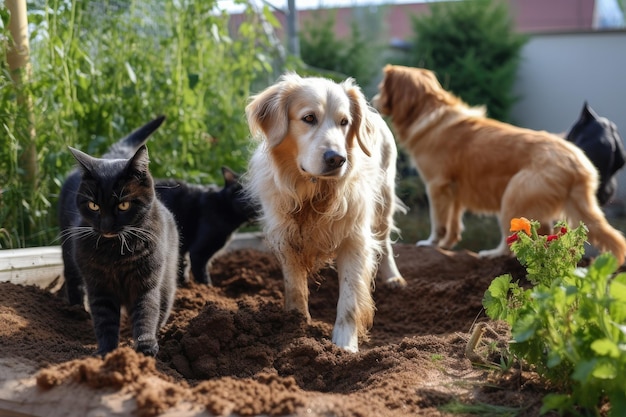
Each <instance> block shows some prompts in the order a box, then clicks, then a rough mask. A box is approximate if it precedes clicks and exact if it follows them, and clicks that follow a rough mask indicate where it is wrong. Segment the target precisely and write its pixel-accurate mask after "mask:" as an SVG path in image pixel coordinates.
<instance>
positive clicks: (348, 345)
mask: <svg viewBox="0 0 626 417" xmlns="http://www.w3.org/2000/svg"><path fill="white" fill-rule="evenodd" d="M333 343H334V344H335V345H337V346H338V347H340V348H342V349H343V350H347V351H348V352H352V353H356V352H358V351H359V338H358V334H357V330H356V327H355V326H349V325H347V324H345V323H344V324H341V323H335V327H334V328H333Z"/></svg>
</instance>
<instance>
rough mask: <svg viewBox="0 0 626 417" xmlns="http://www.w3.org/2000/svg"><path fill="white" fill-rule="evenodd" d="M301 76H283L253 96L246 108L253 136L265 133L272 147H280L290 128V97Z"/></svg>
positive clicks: (291, 74) (289, 74) (290, 74)
mask: <svg viewBox="0 0 626 417" xmlns="http://www.w3.org/2000/svg"><path fill="white" fill-rule="evenodd" d="M299 80H300V76H299V75H297V74H294V73H288V74H285V75H283V76H282V77H281V78H280V79H279V80H278V82H277V83H276V84H274V85H271V86H269V87H268V88H266V89H265V90H263V91H262V92H261V93H259V94H257V95H255V96H252V97H251V98H250V103H248V105H247V106H246V117H247V119H248V126H249V127H250V133H252V136H256V135H257V134H258V133H259V132H261V133H263V135H264V136H265V138H266V139H267V142H268V143H269V145H270V146H271V147H274V146H278V145H279V144H280V143H281V142H282V141H283V139H284V138H285V135H287V129H288V127H289V101H288V98H289V95H290V92H291V91H292V90H293V88H294V86H295V85H298V84H299V83H298V81H299Z"/></svg>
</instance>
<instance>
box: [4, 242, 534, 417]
mask: <svg viewBox="0 0 626 417" xmlns="http://www.w3.org/2000/svg"><path fill="white" fill-rule="evenodd" d="M395 251H396V256H397V263H398V267H399V269H400V271H401V272H402V274H403V275H404V277H405V279H406V280H407V282H408V286H407V288H405V289H403V290H394V289H390V288H387V287H385V286H384V285H383V284H382V283H379V284H378V286H377V287H376V289H375V292H374V299H375V301H376V307H377V311H376V316H375V319H374V326H373V328H372V329H371V333H370V340H369V341H366V342H363V343H361V346H360V348H361V351H360V352H359V353H357V354H351V353H347V352H344V351H342V350H340V349H338V348H337V347H336V346H334V345H333V344H332V343H331V342H330V337H331V332H332V325H333V322H334V318H335V307H336V303H337V290H338V286H337V275H336V272H335V271H334V270H333V269H331V268H329V269H325V270H323V271H321V272H320V273H319V275H318V276H317V277H315V279H312V280H311V282H310V292H311V295H310V310H311V316H312V319H313V322H312V324H311V325H306V324H305V323H304V320H303V317H302V316H300V315H298V314H297V313H293V312H284V311H283V309H282V305H283V298H282V274H281V272H280V267H279V264H278V262H277V260H276V259H275V258H274V256H272V255H271V254H268V253H266V252H261V251H255V250H248V249H246V250H237V251H232V252H229V253H226V254H224V255H221V256H220V257H219V258H218V259H216V260H215V262H214V263H213V264H212V266H211V277H212V280H213V282H214V286H213V287H206V286H203V285H197V284H190V285H189V286H188V287H185V288H180V289H179V290H178V293H177V298H176V302H175V305H174V311H173V312H172V315H171V318H170V320H169V321H168V323H167V325H166V326H165V327H164V328H163V330H162V332H161V336H160V340H159V344H160V347H161V349H160V352H159V354H158V356H157V358H155V359H153V358H146V357H144V356H142V355H140V354H137V353H135V352H134V351H133V350H132V349H130V346H132V340H131V339H130V333H129V331H128V326H125V327H124V329H123V333H122V342H121V347H120V348H119V349H117V350H116V351H114V352H112V353H111V354H109V355H108V356H107V357H106V358H105V359H100V358H95V357H92V356H91V355H92V354H93V352H94V351H95V349H96V344H95V338H94V336H93V329H92V327H91V326H92V325H91V320H90V318H89V315H88V314H87V313H85V312H84V311H82V310H80V309H76V308H72V307H69V306H67V305H66V304H65V302H64V300H62V299H61V298H60V297H59V296H58V295H54V294H51V293H49V292H46V291H44V290H41V289H39V288H35V287H21V286H17V285H13V284H8V283H0V349H1V351H2V355H3V357H4V358H16V359H23V360H28V361H32V362H34V363H36V365H37V366H38V367H39V368H40V371H39V372H38V373H37V384H38V386H39V387H40V389H42V390H44V391H54V390H56V389H62V387H63V386H67V385H68V384H69V385H71V384H76V383H78V384H86V385H88V386H89V387H92V388H93V389H104V388H109V389H111V388H112V389H114V390H118V391H121V392H126V393H130V395H131V396H132V398H134V400H135V408H136V411H138V412H139V414H141V415H156V414H159V413H163V412H166V411H167V410H170V409H171V408H172V407H175V406H180V404H189V407H188V409H190V410H196V411H197V412H198V413H200V412H202V411H204V410H206V411H208V412H210V413H212V414H215V415H229V414H231V413H234V414H235V415H249V416H251V415H261V414H265V415H287V414H289V415H308V416H311V415H313V416H315V415H318V416H321V415H324V416H327V415H328V416H373V415H376V416H381V417H385V416H443V415H452V414H450V413H449V412H447V411H445V410H446V409H442V408H441V407H442V406H448V407H449V406H450V404H455V403H456V402H459V401H461V402H465V403H480V402H488V403H490V404H497V405H501V406H507V407H513V408H519V409H522V410H523V411H521V414H518V415H521V416H524V415H526V416H531V415H537V414H538V407H539V406H540V399H541V396H542V395H543V394H544V393H543V392H542V389H543V388H542V387H541V385H540V384H537V383H532V379H529V378H528V377H529V376H528V375H522V374H520V373H519V372H512V373H510V374H506V375H502V376H500V377H498V379H497V380H490V381H489V383H488V384H486V382H487V378H488V377H489V376H490V375H493V373H490V372H488V371H487V370H486V369H485V368H484V367H480V366H476V365H475V364H472V363H471V362H470V360H468V359H467V357H466V356H465V348H466V344H467V340H468V338H469V333H470V331H471V329H472V326H473V325H474V324H475V323H476V322H485V323H486V324H487V327H488V329H489V330H488V331H487V332H486V333H485V336H484V338H483V341H482V343H481V344H480V345H479V347H478V350H479V353H480V354H481V355H483V357H485V358H491V359H493V360H497V359H498V347H501V346H503V343H504V341H505V340H506V337H507V331H506V328H505V326H502V325H499V324H497V323H492V322H488V321H487V319H486V318H485V316H484V312H483V311H482V297H483V294H484V291H485V290H486V288H487V286H488V285H489V283H490V282H491V281H492V280H493V278H495V277H496V276H498V275H501V274H503V273H511V274H512V275H513V276H514V277H515V278H522V277H523V275H524V270H523V268H522V267H521V266H520V265H519V263H518V262H517V260H515V259H513V258H499V259H495V260H484V259H479V258H477V257H476V255H475V254H474V253H472V252H467V251H459V252H447V251H441V250H436V249H432V248H425V247H415V246H413V245H404V244H397V245H395ZM494 387H497V388H494ZM190 415H191V414H190Z"/></svg>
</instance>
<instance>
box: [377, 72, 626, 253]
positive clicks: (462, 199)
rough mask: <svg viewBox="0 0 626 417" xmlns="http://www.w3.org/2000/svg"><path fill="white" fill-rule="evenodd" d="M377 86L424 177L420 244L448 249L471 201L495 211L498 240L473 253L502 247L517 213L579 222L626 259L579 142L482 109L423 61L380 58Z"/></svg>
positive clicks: (472, 207) (384, 110)
mask: <svg viewBox="0 0 626 417" xmlns="http://www.w3.org/2000/svg"><path fill="white" fill-rule="evenodd" d="M378 88H379V92H378V94H377V95H376V96H375V97H374V98H373V100H372V104H373V105H374V106H375V107H376V108H377V109H378V110H379V111H380V113H381V114H383V115H385V116H389V117H390V119H391V122H392V125H393V128H394V130H395V133H396V138H397V140H398V142H399V144H400V145H401V146H403V147H404V148H405V149H406V150H407V151H408V153H409V154H410V155H411V157H412V159H413V161H414V163H415V165H416V168H417V170H418V172H419V174H420V177H421V178H422V179H423V181H424V183H425V185H426V190H427V194H428V198H429V202H430V221H431V232H430V236H429V238H428V239H427V240H424V241H419V242H418V243H417V244H418V245H436V246H439V247H442V248H452V247H453V246H454V245H455V244H456V243H457V242H459V241H460V240H461V233H462V231H463V223H462V217H463V213H464V211H466V210H469V211H472V212H475V213H486V214H496V215H497V216H498V219H499V223H500V228H501V232H502V240H501V242H500V244H499V245H498V247H496V248H495V249H491V250H483V251H480V253H479V255H481V256H487V257H493V256H499V255H504V254H508V253H510V252H509V248H508V246H507V244H506V236H507V235H508V234H509V233H508V231H509V224H510V220H511V219H512V218H514V217H521V216H523V217H526V218H529V219H534V220H537V221H539V222H541V224H542V225H550V224H552V222H553V221H554V220H557V219H562V218H563V219H567V220H568V221H569V222H570V224H571V225H572V226H577V225H578V224H579V222H580V221H582V222H584V223H585V225H586V226H587V228H588V229H589V234H588V237H589V240H590V241H591V243H593V244H595V245H596V246H597V247H598V248H600V249H602V250H606V251H610V252H612V253H613V254H614V255H615V257H616V258H617V259H618V261H619V262H620V263H623V262H624V256H625V254H626V241H625V240H624V237H623V236H622V234H621V233H620V232H618V231H617V230H615V229H614V228H612V227H611V226H610V225H609V224H608V222H607V221H606V219H605V217H604V214H603V212H602V211H601V209H600V207H599V206H598V203H597V200H596V197H595V194H596V189H597V187H598V174H597V171H596V169H595V168H594V166H593V164H592V163H591V162H590V161H589V159H587V157H586V156H585V155H584V153H583V152H582V151H581V150H580V149H579V148H578V147H576V146H575V145H573V144H571V143H568V142H567V141H565V140H563V139H561V138H559V137H557V136H555V135H552V134H549V133H547V132H540V131H534V130H529V129H523V128H519V127H516V126H512V125H510V124H506V123H501V122H498V121H496V120H493V119H489V118H487V117H486V116H485V112H484V109H483V108H471V107H469V106H467V105H466V104H465V103H464V102H462V101H461V100H460V99H459V98H457V97H455V96H454V95H452V94H451V93H449V92H448V91H446V90H444V89H443V88H442V87H441V85H440V84H439V82H438V81H437V78H436V77H435V75H434V73H433V72H431V71H428V70H425V69H420V68H409V67H402V66H392V65H388V66H386V67H385V69H384V74H383V80H382V81H381V83H380V85H379V87H378Z"/></svg>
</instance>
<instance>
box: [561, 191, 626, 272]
mask: <svg viewBox="0 0 626 417" xmlns="http://www.w3.org/2000/svg"><path fill="white" fill-rule="evenodd" d="M584 194H585V195H584V197H583V196H574V198H572V199H571V200H570V201H569V204H568V206H567V207H566V215H567V218H568V219H569V220H570V224H571V225H572V226H573V227H577V226H578V224H579V222H581V221H582V222H583V223H584V224H585V226H587V228H588V229H589V234H588V238H589V242H591V244H592V245H594V246H596V247H597V248H598V249H600V250H602V251H608V252H611V253H612V254H613V255H614V256H615V257H616V258H617V261H618V262H619V264H620V265H621V264H623V263H624V259H625V258H626V239H624V235H622V233H620V232H619V231H618V230H615V229H614V228H613V227H612V226H611V225H610V224H609V222H608V221H607V220H606V218H605V217H604V213H603V212H602V210H601V209H600V206H599V205H598V203H597V201H596V198H595V195H594V194H593V193H590V192H585V193H584Z"/></svg>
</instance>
